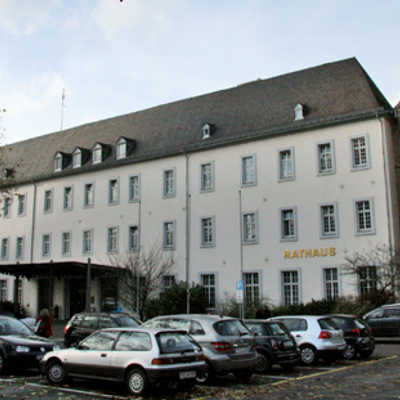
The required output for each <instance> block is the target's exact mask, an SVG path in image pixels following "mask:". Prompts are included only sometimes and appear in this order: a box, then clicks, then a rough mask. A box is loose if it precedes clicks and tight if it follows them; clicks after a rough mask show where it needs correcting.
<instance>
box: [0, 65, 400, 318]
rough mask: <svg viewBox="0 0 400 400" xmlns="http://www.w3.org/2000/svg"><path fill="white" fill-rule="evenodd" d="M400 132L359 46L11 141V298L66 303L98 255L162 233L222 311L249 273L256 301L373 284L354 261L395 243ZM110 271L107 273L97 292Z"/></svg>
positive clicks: (147, 244)
mask: <svg viewBox="0 0 400 400" xmlns="http://www.w3.org/2000/svg"><path fill="white" fill-rule="evenodd" d="M343 76H345V77H346V79H347V80H349V81H350V82H351V85H350V84H349V82H347V81H346V79H344V82H343ZM328 78H329V79H328ZM354 81H356V82H355V83H354ZM321 82H322V84H321ZM289 83H290V85H291V87H292V89H293V90H289V92H288V93H281V94H278V91H280V89H282V91H283V92H285V90H287V86H289ZM296 85H297V86H296ZM323 85H328V86H329V87H326V88H324V86H323ZM352 85H353V86H352ZM321 86H322V87H321ZM371 87H372V88H373V89H371ZM285 88H286V89H285ZM368 88H369V90H368ZM328 89H330V90H331V91H328ZM275 96H276V98H277V99H275ZM225 97H227V98H228V99H226V103H224V100H225ZM326 97H329V98H330V99H328V100H326ZM253 102H254V104H253ZM325 102H326V103H325ZM193 103H194V104H193ZM188 104H189V106H188ZM274 113H276V114H277V115H278V116H277V117H276V118H274V117H271V115H272V114H274ZM261 115H262V117H260V116H261ZM265 115H267V117H265ZM137 120H140V121H139V122H140V124H143V123H144V122H143V121H145V123H146V124H147V125H145V128H144V130H143V131H140V126H142V127H143V125H140V124H139V122H137ZM171 121H172V122H171ZM164 123H165V125H166V128H165V129H166V132H165V134H164V133H163V124H164ZM395 134H396V130H395V125H394V118H393V110H392V109H391V107H390V105H389V104H388V103H387V102H386V101H385V100H384V98H383V96H382V95H381V94H380V93H379V92H378V91H377V89H376V88H375V86H374V85H373V83H372V81H370V79H369V77H368V76H367V75H366V74H365V72H364V71H363V70H362V68H361V67H360V65H359V64H358V62H357V61H356V60H354V59H350V60H344V61H340V62H337V63H333V64H327V65H324V66H320V67H316V68H312V69H309V70H305V71H300V72H298V73H293V74H288V75H284V76H282V77H278V78H273V79H271V80H265V81H257V82H253V83H250V84H247V85H243V86H239V87H237V88H233V89H228V90H226V91H222V92H217V93H214V94H210V95H205V96H200V97H198V98H194V99H188V100H183V101H181V102H176V103H171V104H169V105H165V106H160V107H156V108H154V109H150V110H145V111H141V112H138V113H134V114H129V115H128V116H122V117H117V118H114V119H111V120H106V121H100V122H96V123H93V124H88V125H84V126H82V127H77V128H73V129H72V130H67V131H63V132H57V133H55V134H51V135H46V136H43V137H39V138H36V139H32V140H29V141H26V142H21V143H16V144H15V145H11V146H10V147H12V148H13V150H14V151H13V152H6V154H7V155H8V154H10V156H8V158H7V157H6V158H5V167H6V168H8V171H11V172H10V173H11V174H12V181H11V183H10V186H12V187H14V190H13V191H12V192H11V195H10V197H9V200H4V201H3V203H2V204H3V212H2V217H1V219H0V226H1V230H0V232H1V233H0V243H1V248H0V272H3V273H4V274H3V275H1V279H0V285H1V286H0V296H1V299H2V300H5V299H8V300H13V299H14V298H16V297H17V298H18V301H19V302H20V303H21V304H22V305H24V306H25V308H27V310H28V312H30V313H31V314H32V315H34V314H36V313H37V312H38V309H39V308H40V307H42V306H45V305H46V302H47V303H48V297H49V295H50V296H51V298H52V300H51V301H52V304H51V306H52V307H55V306H57V314H58V316H59V318H68V317H69V316H70V315H71V314H72V313H74V312H77V311H80V309H82V308H83V307H84V301H85V296H86V292H85V291H86V288H87V286H86V280H85V277H86V272H85V268H83V266H85V265H86V264H87V262H88V258H90V262H91V263H92V264H93V266H99V267H100V266H101V267H107V266H112V265H113V261H112V260H113V259H114V260H115V259H116V258H118V257H119V258H123V257H124V256H125V255H127V254H129V253H130V252H138V251H139V250H140V251H146V250H148V249H149V248H151V246H154V245H160V246H162V248H163V250H164V251H165V252H166V253H168V254H172V255H173V257H174V260H175V265H174V270H173V273H172V275H171V276H167V277H165V282H166V283H167V282H172V281H175V282H178V281H188V282H189V283H199V284H201V285H203V287H204V291H205V293H206V294H207V296H208V298H209V306H210V308H211V309H215V310H218V305H219V304H220V303H221V302H223V301H226V299H227V298H229V297H234V296H235V293H236V289H235V288H236V283H237V281H240V280H243V285H244V288H245V299H246V301H248V302H258V301H261V300H267V301H269V302H272V303H274V304H276V305H278V304H296V303H306V302H308V301H311V300H312V299H321V298H329V299H335V298H338V297H340V296H346V295H359V294H360V293H361V292H362V291H363V290H364V291H365V290H368V287H369V286H368V285H370V284H373V282H372V283H371V282H370V280H371V279H372V280H373V272H372V271H371V273H370V275H371V276H369V275H368V274H369V272H368V271H367V272H366V276H365V279H364V281H362V282H360V279H359V278H357V277H355V276H349V275H345V274H344V273H343V266H344V263H345V254H346V252H353V251H364V250H368V249H372V248H373V247H374V246H377V245H388V246H393V247H397V238H398V220H399V215H398V202H397V191H396V190H397V189H396V188H397V185H396V175H395V162H394V159H395V156H396V154H395V153H396V151H395V148H396V146H395V144H396V137H395ZM146 146H147V147H146ZM77 265H79V266H82V271H80V272H79V273H75V272H71V273H69V274H67V272H68V269H70V271H75V269H74V268H76V267H77ZM49 266H54V268H53V269H52V270H51V273H50V272H44V273H42V274H41V275H40V274H38V273H35V271H36V272H37V271H39V270H41V271H45V270H46V268H48V267H49ZM18 271H21V272H20V273H19V272H18ZM94 272H95V270H94ZM13 275H14V276H16V275H18V276H19V277H20V278H21V279H18V280H16V279H15V278H14V276H13ZM27 278H29V279H27ZM106 286H107V285H106V284H105V283H104V282H102V279H101V278H100V276H99V277H96V275H95V274H94V275H93V284H92V285H91V286H90V291H91V293H90V302H91V304H92V305H93V307H95V308H97V309H99V308H101V303H102V300H103V299H104V297H105V296H106V291H107V287H106ZM47 305H48V304H47Z"/></svg>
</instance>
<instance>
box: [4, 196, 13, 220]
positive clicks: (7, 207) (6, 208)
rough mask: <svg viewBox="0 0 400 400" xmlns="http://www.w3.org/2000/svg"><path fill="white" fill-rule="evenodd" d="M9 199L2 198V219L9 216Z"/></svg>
mask: <svg viewBox="0 0 400 400" xmlns="http://www.w3.org/2000/svg"><path fill="white" fill-rule="evenodd" d="M10 207H11V199H10V197H4V198H3V217H5V218H8V217H9V216H10Z"/></svg>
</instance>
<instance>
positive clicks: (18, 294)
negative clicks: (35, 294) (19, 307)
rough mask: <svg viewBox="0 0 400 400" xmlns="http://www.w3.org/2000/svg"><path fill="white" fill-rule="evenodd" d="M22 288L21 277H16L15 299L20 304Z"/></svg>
mask: <svg viewBox="0 0 400 400" xmlns="http://www.w3.org/2000/svg"><path fill="white" fill-rule="evenodd" d="M22 290H23V286H22V279H18V286H17V299H18V303H19V304H22V294H23V291H22Z"/></svg>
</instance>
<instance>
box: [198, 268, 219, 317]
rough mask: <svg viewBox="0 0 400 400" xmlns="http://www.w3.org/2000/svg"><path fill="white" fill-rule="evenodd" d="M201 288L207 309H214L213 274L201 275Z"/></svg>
mask: <svg viewBox="0 0 400 400" xmlns="http://www.w3.org/2000/svg"><path fill="white" fill-rule="evenodd" d="M201 286H202V288H203V295H204V297H205V298H206V299H207V303H208V308H212V309H215V304H216V303H215V274H201Z"/></svg>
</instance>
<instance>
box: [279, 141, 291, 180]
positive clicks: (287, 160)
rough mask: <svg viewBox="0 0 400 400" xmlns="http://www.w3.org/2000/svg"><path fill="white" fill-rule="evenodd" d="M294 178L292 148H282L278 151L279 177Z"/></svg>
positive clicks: (283, 178)
mask: <svg viewBox="0 0 400 400" xmlns="http://www.w3.org/2000/svg"><path fill="white" fill-rule="evenodd" d="M293 178H294V149H293V148H289V149H284V150H281V151H280V152H279V179H280V180H291V179H293Z"/></svg>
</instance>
